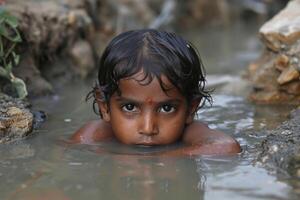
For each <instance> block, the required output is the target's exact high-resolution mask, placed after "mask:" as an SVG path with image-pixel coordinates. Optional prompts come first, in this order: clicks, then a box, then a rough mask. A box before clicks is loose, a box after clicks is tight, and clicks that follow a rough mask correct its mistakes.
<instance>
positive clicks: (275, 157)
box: [257, 108, 300, 188]
mask: <svg viewBox="0 0 300 200" xmlns="http://www.w3.org/2000/svg"><path fill="white" fill-rule="evenodd" d="M299 124H300V108H298V109H297V110H295V111H293V112H292V113H291V117H290V119H289V120H288V121H286V122H284V123H283V124H282V125H280V126H279V127H278V128H277V129H275V130H271V131H268V136H267V137H266V138H265V139H264V140H263V141H262V143H261V144H260V146H259V148H261V151H258V152H261V153H259V155H258V159H257V164H262V165H263V166H265V167H267V168H269V169H270V170H271V171H276V172H277V173H278V175H279V176H284V177H292V178H295V179H296V180H297V181H296V182H298V183H297V184H296V186H297V185H298V186H297V187H298V188H300V179H299V178H300V125H299Z"/></svg>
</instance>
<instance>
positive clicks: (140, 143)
mask: <svg viewBox="0 0 300 200" xmlns="http://www.w3.org/2000/svg"><path fill="white" fill-rule="evenodd" d="M136 145H138V146H141V147H149V146H155V145H157V142H155V141H154V140H153V138H151V137H147V138H142V139H141V140H140V141H138V142H137V143H136Z"/></svg>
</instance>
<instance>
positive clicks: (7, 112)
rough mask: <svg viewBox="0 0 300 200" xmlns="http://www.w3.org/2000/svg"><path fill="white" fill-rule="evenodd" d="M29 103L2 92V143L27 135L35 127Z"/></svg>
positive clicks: (0, 133)
mask: <svg viewBox="0 0 300 200" xmlns="http://www.w3.org/2000/svg"><path fill="white" fill-rule="evenodd" d="M28 106H29V104H28V103H26V102H24V101H21V100H18V99H13V98H11V97H9V96H7V95H4V94H1V93H0V107H1V110H0V143H8V142H12V141H15V140H18V139H21V138H24V137H26V136H27V135H28V134H29V133H31V132H32V129H33V114H32V113H31V112H30V110H29V109H28Z"/></svg>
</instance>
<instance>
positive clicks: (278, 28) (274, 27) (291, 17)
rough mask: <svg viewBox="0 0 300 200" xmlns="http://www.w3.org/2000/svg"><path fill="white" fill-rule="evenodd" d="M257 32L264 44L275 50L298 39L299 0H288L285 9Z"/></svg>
mask: <svg viewBox="0 0 300 200" xmlns="http://www.w3.org/2000/svg"><path fill="white" fill-rule="evenodd" d="M259 34H260V37H261V38H262V41H263V42H264V44H265V45H266V46H267V47H268V48H270V49H271V50H273V51H275V52H278V51H280V50H281V49H282V46H285V45H287V46H290V45H292V44H293V43H295V42H296V41H297V40H298V39H300V0H294V1H290V2H289V3H288V5H287V6H286V8H285V9H283V10H282V11H281V12H280V13H278V14H277V15H276V16H275V17H273V18H272V19H271V20H270V21H268V22H267V23H265V24H264V25H263V26H262V27H261V28H260V30H259Z"/></svg>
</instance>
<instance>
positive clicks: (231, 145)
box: [183, 121, 241, 155]
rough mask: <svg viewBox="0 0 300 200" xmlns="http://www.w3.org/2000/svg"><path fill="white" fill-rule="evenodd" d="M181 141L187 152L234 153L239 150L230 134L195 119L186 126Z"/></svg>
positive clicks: (237, 144)
mask: <svg viewBox="0 0 300 200" xmlns="http://www.w3.org/2000/svg"><path fill="white" fill-rule="evenodd" d="M183 142H184V143H186V144H187V151H189V150H190V152H188V153H189V154H217V155H220V154H234V153H239V152H241V147H240V145H239V143H238V142H237V141H236V140H235V139H234V138H233V137H231V136H229V135H227V134H225V133H223V132H221V131H217V130H212V129H210V128H209V127H208V126H207V125H206V124H204V123H202V122H199V121H195V122H193V123H192V124H190V125H189V126H187V127H186V129H185V132H184V135H183Z"/></svg>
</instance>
